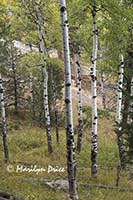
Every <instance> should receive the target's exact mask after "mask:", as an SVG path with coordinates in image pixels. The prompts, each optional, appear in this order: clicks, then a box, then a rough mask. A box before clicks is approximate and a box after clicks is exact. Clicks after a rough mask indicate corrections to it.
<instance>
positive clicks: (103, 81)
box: [101, 72, 106, 109]
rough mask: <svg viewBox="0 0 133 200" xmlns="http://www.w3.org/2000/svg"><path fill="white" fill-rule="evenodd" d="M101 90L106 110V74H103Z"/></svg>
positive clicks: (103, 105) (103, 106)
mask: <svg viewBox="0 0 133 200" xmlns="http://www.w3.org/2000/svg"><path fill="white" fill-rule="evenodd" d="M101 89H102V108H103V109H106V98H105V74H104V72H102V74H101Z"/></svg>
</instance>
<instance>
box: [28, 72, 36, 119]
mask: <svg viewBox="0 0 133 200" xmlns="http://www.w3.org/2000/svg"><path fill="white" fill-rule="evenodd" d="M29 81H30V83H29V86H30V99H31V113H32V120H33V122H34V120H35V107H34V95H33V75H32V73H30V80H29Z"/></svg>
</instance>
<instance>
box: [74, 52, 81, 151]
mask: <svg viewBox="0 0 133 200" xmlns="http://www.w3.org/2000/svg"><path fill="white" fill-rule="evenodd" d="M75 63H76V71H77V87H78V92H77V94H78V142H77V151H78V152H80V151H81V145H82V135H83V130H82V121H83V120H82V86H81V65H80V62H79V52H76V54H75Z"/></svg>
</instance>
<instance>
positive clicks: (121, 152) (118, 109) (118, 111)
mask: <svg viewBox="0 0 133 200" xmlns="http://www.w3.org/2000/svg"><path fill="white" fill-rule="evenodd" d="M123 77H124V58H123V55H122V54H121V55H120V72H119V81H118V87H117V107H116V123H117V126H118V133H117V144H118V148H119V156H120V163H121V167H125V150H124V145H123V138H122V136H121V130H122V127H121V120H122V113H121V111H122V88H123Z"/></svg>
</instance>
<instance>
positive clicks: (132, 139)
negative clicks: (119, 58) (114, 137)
mask: <svg viewBox="0 0 133 200" xmlns="http://www.w3.org/2000/svg"><path fill="white" fill-rule="evenodd" d="M130 123H131V133H130V140H129V157H130V163H131V164H132V165H133V77H132V80H131V102H130ZM132 178H133V172H132Z"/></svg>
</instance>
